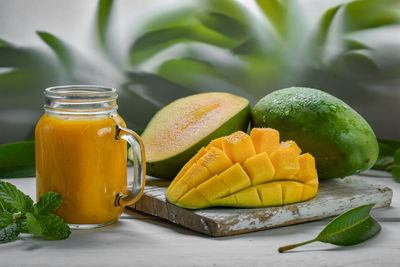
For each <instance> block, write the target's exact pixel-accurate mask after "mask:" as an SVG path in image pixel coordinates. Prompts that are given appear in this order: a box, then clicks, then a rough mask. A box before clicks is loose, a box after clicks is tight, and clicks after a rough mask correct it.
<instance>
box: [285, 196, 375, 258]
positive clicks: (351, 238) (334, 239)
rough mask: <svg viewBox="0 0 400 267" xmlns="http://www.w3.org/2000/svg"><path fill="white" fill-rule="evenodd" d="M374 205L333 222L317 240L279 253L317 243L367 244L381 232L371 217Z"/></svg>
mask: <svg viewBox="0 0 400 267" xmlns="http://www.w3.org/2000/svg"><path fill="white" fill-rule="evenodd" d="M374 205H375V203H373V204H368V205H363V206H359V207H357V208H354V209H351V210H349V211H347V212H345V213H343V214H342V215H340V216H338V217H336V218H335V219H334V220H332V221H331V222H330V223H329V224H328V225H327V226H326V227H325V228H324V229H323V230H322V231H321V233H320V234H319V235H318V236H317V237H316V238H314V239H312V240H309V241H306V242H302V243H298V244H294V245H289V246H285V247H280V248H279V249H278V251H279V252H284V251H287V250H290V249H293V248H296V247H299V246H302V245H305V244H309V243H312V242H316V241H320V242H324V243H330V244H334V245H339V246H354V245H357V244H360V243H362V242H365V241H367V240H368V239H371V238H373V237H374V236H376V235H377V234H378V233H379V232H380V231H381V226H380V224H379V223H378V222H377V221H376V220H374V219H373V218H372V217H371V216H370V212H371V209H372V207H373V206H374Z"/></svg>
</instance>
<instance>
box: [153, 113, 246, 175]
mask: <svg viewBox="0 0 400 267" xmlns="http://www.w3.org/2000/svg"><path fill="white" fill-rule="evenodd" d="M250 109H251V108H250V105H247V106H246V107H245V108H243V109H242V110H241V111H240V112H239V113H237V114H236V115H235V116H233V117H232V118H230V119H229V120H228V121H226V122H225V123H224V124H222V125H221V126H220V127H219V128H218V129H216V130H215V131H213V132H212V133H210V134H209V135H208V136H206V137H205V138H203V139H201V140H199V141H198V142H197V143H196V144H194V145H192V146H191V147H188V148H187V149H186V150H184V151H182V152H181V153H179V154H177V155H174V156H173V157H170V158H167V159H164V160H160V161H155V162H149V161H147V162H146V172H147V174H148V175H151V176H154V177H158V178H162V179H165V180H173V179H174V178H175V176H176V175H177V174H178V172H179V171H180V170H181V169H182V167H183V166H184V165H185V164H186V162H188V160H189V159H190V158H191V157H193V156H194V155H195V154H196V153H197V152H198V151H199V150H200V149H201V148H202V147H205V146H207V145H208V144H209V143H210V142H211V141H212V140H214V139H216V138H218V137H221V136H226V135H230V134H231V133H233V132H235V131H239V130H241V131H244V132H246V131H247V129H248V127H249V121H250Z"/></svg>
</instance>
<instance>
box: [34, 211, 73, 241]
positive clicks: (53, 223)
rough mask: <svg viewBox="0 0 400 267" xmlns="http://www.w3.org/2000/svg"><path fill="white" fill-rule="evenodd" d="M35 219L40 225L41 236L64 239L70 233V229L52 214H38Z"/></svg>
mask: <svg viewBox="0 0 400 267" xmlns="http://www.w3.org/2000/svg"><path fill="white" fill-rule="evenodd" d="M36 219H37V221H38V222H39V223H40V224H41V225H42V227H43V229H44V232H43V236H44V237H46V238H49V239H53V240H61V239H66V238H68V237H69V235H70V234H71V230H70V228H69V226H68V224H66V223H65V222H64V221H63V220H62V219H61V218H60V217H58V216H56V215H54V214H51V213H50V214H45V215H39V216H37V217H36Z"/></svg>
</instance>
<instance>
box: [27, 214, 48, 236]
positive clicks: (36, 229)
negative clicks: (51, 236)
mask: <svg viewBox="0 0 400 267" xmlns="http://www.w3.org/2000/svg"><path fill="white" fill-rule="evenodd" d="M26 226H27V228H28V231H29V233H32V234H33V235H34V236H43V233H44V227H43V225H42V224H41V223H40V221H39V220H38V219H37V218H36V216H35V215H33V214H32V213H29V212H28V213H27V214H26Z"/></svg>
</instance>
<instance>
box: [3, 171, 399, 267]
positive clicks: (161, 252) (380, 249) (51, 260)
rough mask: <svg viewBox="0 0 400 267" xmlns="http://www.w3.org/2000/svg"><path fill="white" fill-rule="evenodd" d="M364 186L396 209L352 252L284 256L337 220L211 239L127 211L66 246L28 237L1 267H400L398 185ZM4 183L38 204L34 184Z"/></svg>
mask: <svg viewBox="0 0 400 267" xmlns="http://www.w3.org/2000/svg"><path fill="white" fill-rule="evenodd" d="M364 179H365V180H366V181H367V182H370V183H375V184H384V185H386V186H388V187H390V188H392V190H393V202H392V206H391V207H389V208H380V209H376V210H373V212H372V215H373V216H374V217H375V218H376V219H377V220H378V221H379V222H380V224H381V225H382V231H381V233H380V234H379V235H378V236H377V237H375V238H374V239H372V240H369V241H368V242H365V243H363V244H360V245H357V246H354V247H345V248H343V247H337V246H334V245H330V244H324V243H320V242H315V243H312V244H309V245H306V246H303V247H299V248H297V249H295V250H292V251H290V252H287V253H278V251H277V249H278V247H280V246H284V245H288V244H293V243H298V242H302V241H306V240H309V239H312V238H314V237H315V236H316V235H318V233H319V232H320V231H321V230H322V229H323V227H324V226H325V225H326V224H327V223H328V222H329V221H330V220H331V219H327V220H321V221H315V222H309V223H304V224H298V225H293V226H286V227H281V228H277V229H271V230H265V231H259V232H254V233H248V234H242V235H236V236H231V237H219V238H213V237H208V236H206V235H203V234H199V233H196V232H193V231H191V230H188V229H185V228H183V227H180V226H178V225H174V224H172V223H170V222H167V221H165V220H162V219H158V218H156V217H153V216H150V215H146V214H142V213H136V212H129V214H128V213H124V214H122V215H121V217H120V220H119V222H118V223H117V224H114V225H112V226H108V227H104V228H99V229H96V230H74V231H72V234H71V236H70V237H69V238H68V239H66V240H61V241H45V240H40V239H37V238H33V237H31V236H30V235H23V236H22V237H20V238H19V240H17V241H15V242H11V243H6V244H0V266H296V267H298V266H400V197H399V193H400V184H399V183H396V182H395V181H394V180H393V178H377V177H364ZM5 181H9V182H11V183H13V184H15V185H16V186H17V187H18V188H19V189H21V190H22V191H23V192H24V193H26V194H29V195H30V196H31V197H32V198H33V199H35V179H34V178H23V179H10V180H5ZM278 264H279V265H278Z"/></svg>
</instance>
